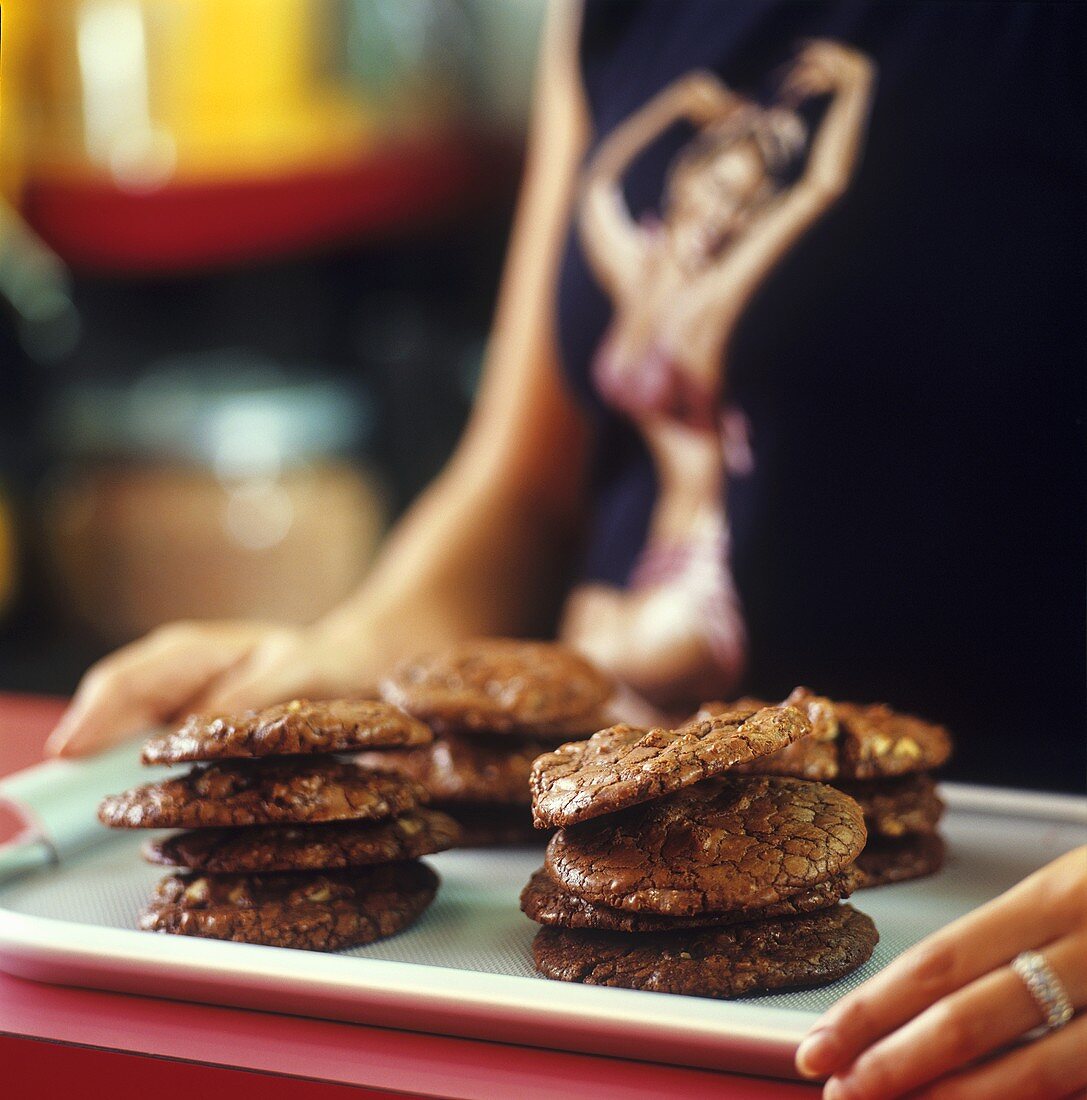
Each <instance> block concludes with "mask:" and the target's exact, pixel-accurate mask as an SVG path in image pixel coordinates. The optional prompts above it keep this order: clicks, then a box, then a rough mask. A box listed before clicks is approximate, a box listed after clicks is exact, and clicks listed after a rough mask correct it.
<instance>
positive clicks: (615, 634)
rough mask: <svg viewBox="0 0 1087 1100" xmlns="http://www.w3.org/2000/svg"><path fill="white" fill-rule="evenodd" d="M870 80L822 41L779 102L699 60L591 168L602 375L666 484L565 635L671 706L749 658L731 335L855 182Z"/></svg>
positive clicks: (581, 591) (852, 54)
mask: <svg viewBox="0 0 1087 1100" xmlns="http://www.w3.org/2000/svg"><path fill="white" fill-rule="evenodd" d="M872 84H873V67H872V64H871V62H870V61H869V60H868V59H867V58H866V57H864V56H863V55H862V54H859V53H857V52H856V51H854V50H852V49H849V48H847V47H845V46H842V45H840V44H838V43H835V42H831V41H826V40H821V41H816V42H811V43H809V44H807V45H806V46H804V48H803V49H801V51H800V52H799V54H798V55H797V57H796V58H795V59H794V61H793V63H792V64H791V65H790V67H789V68H788V70H787V72H786V74H785V76H784V79H783V81H782V83H781V86H780V89H779V92H778V95H777V101H776V103H775V104H774V105H773V106H769V107H766V106H761V105H759V104H757V103H755V102H753V101H752V100H750V99H747V98H744V97H743V96H740V95H738V94H736V93H735V92H733V91H731V90H730V89H729V88H727V87H726V86H725V85H724V84H722V83H721V82H720V81H719V80H718V79H717V77H716V76H714V75H712V74H711V73H708V72H692V73H689V74H687V75H686V76H684V77H682V78H680V79H679V80H677V81H675V82H674V83H673V84H671V85H669V86H668V87H666V88H665V89H663V90H662V91H661V92H660V93H658V94H657V95H656V96H655V97H654V98H653V99H651V100H650V101H649V102H648V103H646V104H645V106H644V107H642V108H640V109H639V110H638V111H637V112H636V113H635V114H633V115H631V116H630V117H629V118H628V119H626V120H625V121H624V122H622V123H621V124H620V125H619V126H617V127H616V128H615V129H614V130H613V131H612V132H611V134H609V135H608V137H607V138H605V139H604V141H603V142H602V143H601V145H600V147H599V149H598V151H597V153H596V155H595V157H594V158H593V160H592V161H591V162H590V164H589V166H588V169H587V172H586V176H585V181H584V191H583V194H582V198H581V203H580V207H579V229H580V234H581V240H582V245H583V247H584V249H585V253H586V255H587V257H588V260H589V263H590V265H591V267H592V269H593V272H594V274H595V275H596V277H597V279H598V280H599V282H600V284H601V285H602V286H603V288H604V289H605V290H606V292H607V293H608V295H609V297H610V298H611V301H612V305H613V314H612V319H611V323H610V325H609V327H608V329H607V332H606V333H605V335H604V338H603V339H602V341H601V343H600V345H599V347H598V349H597V352H596V355H595V358H594V361H593V364H592V376H593V382H594V385H595V386H596V387H597V390H598V392H599V393H600V395H601V397H602V398H603V399H604V400H605V401H606V402H608V403H609V404H610V405H611V406H612V407H613V408H615V409H617V410H619V411H621V412H622V413H623V414H624V415H625V416H627V417H629V419H630V420H631V421H632V422H633V423H634V424H635V425H636V426H637V428H638V430H639V431H640V432H641V434H642V436H643V438H644V440H645V443H646V446H647V448H648V450H649V452H650V455H651V457H652V460H653V463H654V466H655V470H656V475H657V496H656V499H655V502H654V507H653V512H652V516H651V519H650V525H649V531H648V535H647V539H646V543H645V546H644V548H643V549H642V551H641V553H640V555H639V558H638V561H637V563H636V565H635V567H634V569H633V570H632V572H631V575H630V578H629V581H628V586H627V587H626V588H618V587H614V586H611V585H606V584H599V583H592V584H583V585H580V586H578V587H577V588H575V589H574V590H573V591H572V592H571V594H570V597H569V599H568V601H567V604H566V608H565V610H564V615H563V624H562V634H563V637H564V638H565V640H567V641H568V642H570V643H571V644H573V645H574V646H576V647H577V648H578V649H580V650H581V651H582V652H584V653H585V654H586V655H587V656H589V657H590V658H592V659H593V660H595V661H596V662H598V663H599V664H600V665H602V666H603V667H605V668H607V669H609V670H610V671H611V672H612V673H614V674H615V675H616V676H617V677H618V678H619V679H620V680H621V681H623V682H624V683H626V684H629V685H630V686H631V687H632V688H634V689H635V690H637V691H639V692H641V693H642V694H643V695H644V696H645V697H646V698H648V699H650V700H651V701H653V702H654V703H656V704H658V705H659V706H662V707H668V706H682V705H685V704H687V703H689V702H692V701H698V700H701V699H707V698H712V697H715V696H716V697H720V696H722V695H723V696H725V697H727V694H728V692H729V691H730V690H732V689H733V688H735V686H736V684H737V682H738V680H739V678H740V676H741V674H742V672H743V669H744V659H745V648H746V639H745V630H744V622H743V616H742V612H741V608H740V602H739V598H738V596H737V592H736V588H735V585H734V583H733V579H732V573H731V568H730V565H729V524H728V507H727V500H726V480H727V474H728V473H729V471H730V469H731V470H732V471H733V472H742V470H743V468H744V467H745V465H746V466H748V467H749V466H750V462H751V458H750V451H749V450H748V449H747V445H746V434H745V432H744V425H745V423H746V422H745V420H744V418H743V416H742V414H739V413H738V412H736V411H731V412H729V413H725V412H723V401H724V398H725V393H726V376H727V366H728V353H729V344H730V340H731V337H732V334H733V332H734V331H735V330H736V327H737V324H738V322H739V320H740V318H741V316H742V315H743V312H744V309H745V308H746V306H747V304H748V302H749V301H750V300H751V298H752V296H753V295H754V294H755V292H756V290H757V289H758V288H759V286H760V285H761V284H762V282H763V281H764V279H765V278H766V277H767V275H768V274H769V272H770V271H771V270H772V269H773V268H774V266H775V265H776V264H777V263H778V261H779V260H780V259H781V258H782V256H784V255H785V253H786V252H787V251H788V250H789V248H790V247H791V246H792V245H793V244H794V242H795V241H797V239H798V238H799V237H800V236H801V234H803V233H804V232H805V230H807V229H808V228H809V227H810V226H811V225H812V224H813V223H814V222H815V221H817V220H818V218H819V217H820V216H821V215H822V214H823V213H824V212H825V211H826V210H827V209H828V208H829V207H830V206H831V205H832V204H833V203H834V201H835V200H836V199H837V198H838V197H839V196H840V195H841V194H842V192H843V191H844V190H845V189H846V187H847V186H848V184H849V181H850V179H851V178H852V175H853V171H854V168H855V165H856V163H857V160H858V155H859V152H860V146H861V143H862V140H863V135H864V129H865V122H866V119H867V115H868V106H869V100H870V98H871V90H872ZM823 96H827V97H829V102H828V104H827V107H826V110H825V112H824V113H823V118H822V122H821V123H820V125H819V126H818V128H817V130H816V131H815V133H814V134H813V135H812V137H811V141H810V147H809V148H808V153H807V157H806V160H805V161H804V163H803V165H802V170H801V171H800V172H799V174H798V175H797V174H796V172H795V169H796V167H797V166H799V165H800V159H801V157H802V156H803V154H804V150H805V147H806V146H807V145H808V140H807V134H806V129H807V128H806V126H805V124H804V122H803V120H802V119H801V117H800V115H799V114H798V113H797V108H798V107H799V105H800V104H801V103H802V102H804V101H805V100H808V99H812V98H816V97H823ZM682 119H686V120H687V121H688V122H690V123H692V124H694V125H695V126H696V127H697V128H698V132H697V134H696V135H695V137H694V138H693V139H692V140H691V141H690V142H689V143H688V144H687V145H686V146H685V147H684V148H683V149H682V150H681V151H680V152H679V154H678V156H677V157H676V158H675V160H674V161H673V162H672V165H671V167H670V169H669V172H668V177H667V180H666V182H665V190H664V196H663V202H662V204H661V209H662V215H661V217H660V218H659V219H657V218H655V217H654V218H652V219H650V218H643V219H640V220H639V219H636V218H635V217H634V216H632V214H631V212H630V210H629V209H628V207H627V205H626V201H625V198H624V195H623V187H622V181H623V176H624V174H625V173H626V171H627V169H628V168H629V166H630V165H631V163H632V162H633V161H634V159H635V158H636V157H637V156H638V155H639V153H641V152H642V150H644V149H645V148H647V147H648V146H649V145H650V144H652V143H653V142H654V141H655V140H656V139H657V138H659V137H660V136H661V134H663V132H664V131H665V130H667V129H668V128H669V127H670V126H672V125H673V124H674V123H676V122H678V121H680V120H682ZM787 173H788V174H790V175H794V176H795V177H796V178H795V182H793V183H790V184H785V183H784V182H783V179H784V177H785V175H786V174H787ZM783 321H785V319H784V318H783Z"/></svg>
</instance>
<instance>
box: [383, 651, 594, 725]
mask: <svg viewBox="0 0 1087 1100" xmlns="http://www.w3.org/2000/svg"><path fill="white" fill-rule="evenodd" d="M613 687H614V685H613V683H612V681H611V679H610V678H609V677H608V676H605V675H604V673H602V672H600V671H599V670H598V669H596V668H595V667H594V666H593V665H592V664H590V663H589V662H588V661H587V660H585V658H584V657H581V656H580V655H579V654H577V653H575V652H574V651H573V650H571V649H568V648H567V647H566V646H563V645H559V644H557V643H553V642H531V641H517V640H514V639H509V638H481V639H477V640H475V641H466V642H462V643H460V644H458V645H455V646H452V647H450V648H449V649H446V650H442V651H440V652H437V653H432V654H426V655H424V656H421V657H418V658H416V659H414V660H412V661H408V662H406V663H404V664H402V665H401V666H400V667H399V668H398V669H396V671H395V672H394V673H393V674H392V675H391V676H389V677H387V678H386V679H385V680H384V681H383V682H382V685H381V694H382V698H384V699H386V700H387V701H388V702H390V703H394V704H396V705H397V706H401V707H403V708H404V709H405V710H406V711H408V713H410V714H413V715H415V716H416V717H418V718H422V719H423V720H424V721H425V722H427V723H429V724H430V725H431V726H433V727H434V728H435V729H436V730H438V731H439V732H442V733H446V732H469V733H470V732H479V731H482V732H485V733H492V734H494V733H498V734H501V733H514V734H517V733H520V734H523V735H525V736H533V735H538V736H548V737H553V736H563V735H566V734H569V733H570V732H575V733H580V732H582V731H588V730H591V729H593V728H594V723H595V722H596V721H597V720H598V716H599V714H600V712H601V711H602V708H603V707H604V704H605V703H606V702H607V700H608V699H609V698H610V696H611V695H612V692H613Z"/></svg>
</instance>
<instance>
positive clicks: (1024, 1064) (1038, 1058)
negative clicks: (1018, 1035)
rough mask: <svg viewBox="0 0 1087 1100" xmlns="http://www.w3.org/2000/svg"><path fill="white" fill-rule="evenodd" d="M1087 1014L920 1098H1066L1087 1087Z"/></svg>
mask: <svg viewBox="0 0 1087 1100" xmlns="http://www.w3.org/2000/svg"><path fill="white" fill-rule="evenodd" d="M1085 1052H1087V1014H1082V1013H1081V1014H1080V1015H1079V1016H1077V1017H1076V1018H1075V1019H1074V1020H1073V1021H1072V1022H1071V1023H1070V1024H1068V1026H1067V1027H1063V1028H1061V1029H1060V1030H1059V1031H1054V1032H1052V1033H1051V1034H1049V1035H1046V1036H1043V1037H1042V1038H1041V1039H1036V1040H1034V1041H1033V1042H1030V1043H1025V1044H1024V1045H1023V1046H1021V1047H1017V1048H1016V1049H1015V1050H1013V1051H1010V1052H1009V1053H1008V1054H1005V1055H1003V1056H1001V1057H999V1058H993V1059H992V1060H991V1061H988V1062H983V1063H982V1064H981V1065H977V1066H970V1067H969V1068H968V1069H965V1070H963V1071H962V1072H961V1073H955V1074H952V1075H951V1076H949V1077H945V1078H943V1079H942V1080H940V1081H937V1082H936V1083H935V1084H934V1085H932V1086H931V1087H930V1088H927V1089H925V1090H924V1091H922V1092H919V1093H916V1094H915V1095H916V1097H917V1100H977V1098H978V1097H982V1096H984V1097H1001V1096H1007V1097H1015V1100H1060V1098H1061V1097H1065V1096H1069V1097H1071V1096H1080V1097H1082V1096H1083V1091H1084V1087H1085V1086H1087V1057H1085Z"/></svg>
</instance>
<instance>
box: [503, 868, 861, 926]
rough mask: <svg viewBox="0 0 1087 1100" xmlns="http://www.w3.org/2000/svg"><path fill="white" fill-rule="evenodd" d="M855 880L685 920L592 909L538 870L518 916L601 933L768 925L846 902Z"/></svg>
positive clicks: (848, 876) (843, 878)
mask: <svg viewBox="0 0 1087 1100" xmlns="http://www.w3.org/2000/svg"><path fill="white" fill-rule="evenodd" d="M858 880H859V876H858V875H857V874H856V872H854V871H853V869H852V868H850V869H849V870H847V871H845V872H844V873H842V874H840V875H836V876H835V877H834V878H831V879H827V880H826V881H825V882H820V883H818V884H817V885H815V886H812V887H809V888H808V889H807V890H801V891H799V892H798V893H796V894H792V895H791V896H790V897H788V898H786V899H785V900H784V901H780V902H777V903H776V904H774V905H767V906H765V907H763V908H761V909H733V910H731V911H728V910H726V911H724V912H720V913H696V914H694V915H692V916H689V917H663V916H658V915H656V914H653V913H645V912H641V913H631V912H627V911H625V910H623V909H612V908H611V907H610V906H607V905H594V904H593V903H592V902H591V901H586V900H585V899H584V898H579V897H577V895H575V894H571V893H570V892H569V891H567V890H565V889H563V887H562V886H560V885H559V884H558V883H557V882H555V880H554V879H553V878H552V877H551V876H550V875H549V874H548V873H547V871H546V870H544V869H543V868H541V869H540V870H539V871H537V872H536V873H535V874H533V876H532V878H531V879H529V882H528V885H527V886H525V888H524V890H522V891H521V912H522V913H524V914H525V916H526V917H528V918H529V919H530V920H534V921H536V923H537V924H547V925H558V926H559V927H562V928H592V929H599V930H601V931H606V932H671V931H676V930H678V929H682V928H713V927H720V926H724V925H728V924H743V923H745V922H748V921H757V920H773V919H776V918H779V917H788V916H796V915H798V914H800V913H811V912H814V911H816V910H818V909H826V908H827V907H828V906H831V905H834V904H835V903H836V902H839V901H841V900H842V899H843V898H847V897H849V895H850V894H851V893H852V892H853V889H854V888H855V887H856V886H857V883H858Z"/></svg>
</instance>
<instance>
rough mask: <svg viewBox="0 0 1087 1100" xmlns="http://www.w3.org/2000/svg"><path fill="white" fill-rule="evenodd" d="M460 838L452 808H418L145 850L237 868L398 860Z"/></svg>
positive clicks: (173, 861) (163, 840) (152, 844)
mask: <svg viewBox="0 0 1087 1100" xmlns="http://www.w3.org/2000/svg"><path fill="white" fill-rule="evenodd" d="M459 843H460V828H459V827H458V826H457V823H456V822H455V821H454V820H453V819H452V818H451V817H449V816H448V815H447V814H443V813H439V812H438V811H436V810H414V811H412V812H410V813H406V814H402V815H401V816H400V817H394V818H391V819H390V820H388V821H374V822H358V821H333V822H329V823H326V824H323V825H254V826H252V827H251V828H247V829H245V828H243V829H197V830H195V831H194V832H188V833H174V834H173V835H171V836H167V837H159V838H156V839H154V840H150V841H148V842H147V844H145V845H144V849H143V854H144V858H145V859H146V860H147V861H148V862H149V863H164V864H167V865H169V866H171V867H189V868H191V869H192V870H194V871H204V872H210V873H212V874H224V873H227V874H236V873H240V872H246V873H249V872H268V871H320V870H329V869H332V868H341V867H363V866H366V865H367V864H371V863H397V862H399V861H400V860H405V859H417V858H418V857H419V856H427V855H431V854H433V853H434V852H442V851H445V849H447V848H455V847H457V846H458V845H459Z"/></svg>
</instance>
